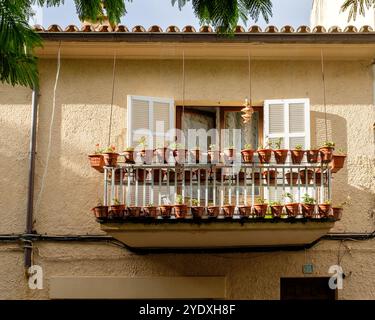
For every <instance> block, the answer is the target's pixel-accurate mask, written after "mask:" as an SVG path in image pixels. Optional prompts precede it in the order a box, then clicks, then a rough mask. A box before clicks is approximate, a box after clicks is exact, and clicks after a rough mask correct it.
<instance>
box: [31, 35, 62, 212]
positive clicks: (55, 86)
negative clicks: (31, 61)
mask: <svg viewBox="0 0 375 320" xmlns="http://www.w3.org/2000/svg"><path fill="white" fill-rule="evenodd" d="M60 67H61V41H60V42H59V48H58V51H57V69H56V78H55V84H54V86H53V99H52V114H51V122H50V125H49V132H48V145H47V155H46V165H45V167H44V172H43V176H42V180H41V185H40V190H39V194H38V197H37V200H36V203H35V208H36V210H38V208H39V205H40V201H41V198H42V194H43V191H44V186H45V180H46V177H47V172H48V165H49V159H50V157H51V145H52V129H53V124H54V119H55V109H56V91H57V84H58V81H59V77H60Z"/></svg>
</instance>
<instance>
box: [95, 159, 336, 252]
mask: <svg viewBox="0 0 375 320" xmlns="http://www.w3.org/2000/svg"><path fill="white" fill-rule="evenodd" d="M193 162H194V163H193ZM102 171H103V182H104V184H103V191H104V197H103V204H102V206H100V207H97V208H96V209H95V213H96V217H97V220H98V222H100V224H101V229H102V230H104V231H106V232H107V233H108V234H110V235H112V236H113V237H115V238H117V239H118V240H120V241H122V242H124V243H125V244H127V245H128V246H130V247H133V248H147V249H161V248H185V249H187V248H232V247H268V246H272V247H276V246H300V245H306V244H311V243H313V242H314V241H316V240H317V239H319V238H320V237H322V236H323V235H324V234H326V233H327V232H328V231H329V229H330V228H332V227H333V224H334V222H335V221H336V220H337V218H338V217H337V216H336V215H335V212H334V210H333V209H332V208H331V205H330V199H331V194H332V185H331V180H332V170H331V165H330V163H327V161H325V162H323V161H319V162H318V161H316V162H313V163H309V162H307V160H306V159H303V160H302V161H301V162H300V163H293V162H292V161H289V162H285V163H283V164H277V163H276V162H272V161H269V162H268V163H261V162H260V161H259V159H254V161H252V162H249V163H245V162H243V161H241V162H240V161H236V159H233V158H227V157H224V158H223V159H222V161H218V162H217V163H196V161H186V163H185V161H178V159H176V160H173V158H171V159H170V161H168V163H155V162H151V163H149V164H144V163H141V162H139V161H138V160H136V162H134V163H126V161H124V162H118V163H117V164H116V165H115V166H104V167H103V170H102ZM265 199H266V200H265Z"/></svg>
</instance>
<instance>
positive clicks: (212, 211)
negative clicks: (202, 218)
mask: <svg viewBox="0 0 375 320" xmlns="http://www.w3.org/2000/svg"><path fill="white" fill-rule="evenodd" d="M219 214H220V207H219V206H212V205H211V206H208V207H207V215H208V217H209V218H217V217H218V216H219Z"/></svg>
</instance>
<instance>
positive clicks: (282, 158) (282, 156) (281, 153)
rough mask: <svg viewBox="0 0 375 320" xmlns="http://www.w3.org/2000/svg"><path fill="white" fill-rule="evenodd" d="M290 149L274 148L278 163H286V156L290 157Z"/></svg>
mask: <svg viewBox="0 0 375 320" xmlns="http://www.w3.org/2000/svg"><path fill="white" fill-rule="evenodd" d="M288 152H289V150H285V149H277V150H273V154H274V156H275V160H276V163H277V164H285V162H286V158H287V157H288Z"/></svg>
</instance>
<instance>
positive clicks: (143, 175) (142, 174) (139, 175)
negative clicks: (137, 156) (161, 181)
mask: <svg viewBox="0 0 375 320" xmlns="http://www.w3.org/2000/svg"><path fill="white" fill-rule="evenodd" d="M134 172H135V179H136V180H138V182H144V181H145V180H146V179H147V170H146V169H134Z"/></svg>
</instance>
